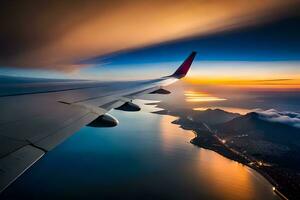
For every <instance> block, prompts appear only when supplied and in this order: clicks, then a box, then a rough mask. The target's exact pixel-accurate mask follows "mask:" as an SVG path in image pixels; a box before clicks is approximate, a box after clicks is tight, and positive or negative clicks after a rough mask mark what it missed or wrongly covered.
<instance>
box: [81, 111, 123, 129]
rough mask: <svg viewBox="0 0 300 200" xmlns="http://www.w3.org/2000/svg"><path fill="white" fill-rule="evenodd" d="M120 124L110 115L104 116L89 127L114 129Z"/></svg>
mask: <svg viewBox="0 0 300 200" xmlns="http://www.w3.org/2000/svg"><path fill="white" fill-rule="evenodd" d="M118 124H119V121H118V120H117V119H116V118H115V117H113V116H112V115H110V114H104V115H101V116H99V117H98V118H97V119H95V120H94V121H92V122H91V123H89V124H88V125H87V126H90V127H95V128H101V127H114V126H117V125H118Z"/></svg>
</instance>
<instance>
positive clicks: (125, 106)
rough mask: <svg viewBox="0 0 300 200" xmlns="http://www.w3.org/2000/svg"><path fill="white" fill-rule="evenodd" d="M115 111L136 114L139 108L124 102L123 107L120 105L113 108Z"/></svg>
mask: <svg viewBox="0 0 300 200" xmlns="http://www.w3.org/2000/svg"><path fill="white" fill-rule="evenodd" d="M115 109H116V110H123V111H128V112H136V111H140V110H141V108H140V107H139V106H138V105H136V104H134V103H132V102H126V103H124V104H123V105H121V106H120V107H118V108H115Z"/></svg>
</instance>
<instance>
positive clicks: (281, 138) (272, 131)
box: [214, 112, 300, 148]
mask: <svg viewBox="0 0 300 200" xmlns="http://www.w3.org/2000/svg"><path fill="white" fill-rule="evenodd" d="M214 128H215V129H216V130H217V131H218V132H219V133H222V135H247V136H248V137H250V138H251V139H257V140H259V139H260V140H265V141H269V142H273V143H276V144H281V145H286V146H289V147H290V148H291V147H296V148H300V129H299V128H295V127H293V126H290V125H287V124H282V123H278V122H270V121H266V120H263V119H262V118H261V117H260V114H259V113H256V112H250V113H248V114H246V115H243V116H240V117H237V118H234V119H232V120H230V121H228V122H225V123H221V124H218V125H216V126H214Z"/></svg>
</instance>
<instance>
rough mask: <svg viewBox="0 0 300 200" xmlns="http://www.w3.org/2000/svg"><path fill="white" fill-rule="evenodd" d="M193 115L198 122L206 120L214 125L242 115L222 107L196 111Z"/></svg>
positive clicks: (205, 121)
mask: <svg viewBox="0 0 300 200" xmlns="http://www.w3.org/2000/svg"><path fill="white" fill-rule="evenodd" d="M191 116H192V117H193V119H194V120H195V121H196V122H204V123H206V124H208V125H213V124H220V123H225V122H228V121H230V120H232V119H234V118H236V117H240V116H241V115H240V114H238V113H230V112H226V111H224V110H221V109H207V110H204V111H194V112H192V114H191Z"/></svg>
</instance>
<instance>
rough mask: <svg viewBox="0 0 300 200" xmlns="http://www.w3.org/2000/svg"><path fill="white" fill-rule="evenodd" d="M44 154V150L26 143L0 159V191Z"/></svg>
mask: <svg viewBox="0 0 300 200" xmlns="http://www.w3.org/2000/svg"><path fill="white" fill-rule="evenodd" d="M44 154H45V152H44V151H42V150H41V149H38V148H36V147H33V146H31V145H26V146H24V147H22V148H20V149H18V150H17V151H15V152H13V153H11V154H9V155H8V156H5V157H4V158H2V159H0V177H1V178H0V192H1V191H3V190H4V189H5V188H6V187H7V186H8V185H9V184H10V183H12V182H13V181H14V180H15V179H17V178H18V177H19V176H20V175H21V174H22V173H23V172H24V171H26V169H28V168H29V167H30V166H31V165H33V164H34V163H35V162H36V161H37V160H38V159H40V158H41V157H42V156H43V155H44Z"/></svg>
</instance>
